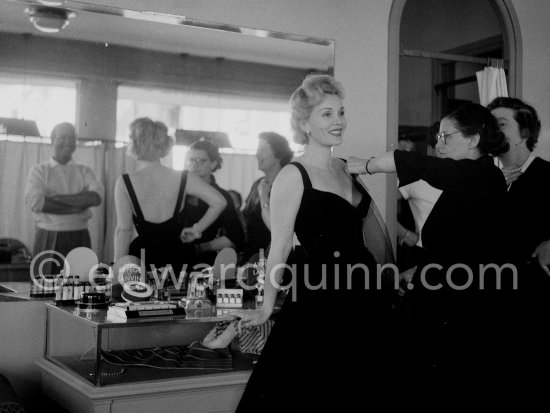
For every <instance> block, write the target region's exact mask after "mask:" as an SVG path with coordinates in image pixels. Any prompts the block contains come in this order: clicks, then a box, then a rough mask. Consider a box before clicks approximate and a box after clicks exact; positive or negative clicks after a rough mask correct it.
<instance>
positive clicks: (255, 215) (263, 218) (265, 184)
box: [242, 132, 293, 261]
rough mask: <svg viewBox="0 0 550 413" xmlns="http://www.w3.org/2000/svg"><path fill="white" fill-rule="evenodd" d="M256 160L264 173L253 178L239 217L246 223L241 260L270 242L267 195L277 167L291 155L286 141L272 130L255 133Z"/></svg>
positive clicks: (265, 251)
mask: <svg viewBox="0 0 550 413" xmlns="http://www.w3.org/2000/svg"><path fill="white" fill-rule="evenodd" d="M258 139H259V142H258V149H257V151H256V159H257V160H258V169H260V171H262V172H263V173H264V176H263V177H261V178H260V179H258V180H257V181H255V182H254V183H253V184H252V188H251V189H250V194H249V195H248V197H247V198H246V201H245V204H244V207H243V211H242V212H243V216H244V219H245V222H246V247H245V251H244V253H243V256H242V261H248V260H249V259H250V257H251V256H253V255H254V254H258V253H259V252H260V250H263V251H264V255H265V256H266V257H267V249H268V247H269V243H270V241H271V229H270V222H269V216H270V211H269V199H270V198H269V197H270V193H271V185H272V184H273V181H274V180H275V177H276V176H277V175H278V174H279V172H280V171H281V169H282V168H283V167H284V166H285V165H286V164H288V163H289V162H290V161H291V160H292V157H293V153H292V150H291V149H290V146H289V144H288V140H287V139H286V138H285V137H283V136H281V135H279V134H278V133H275V132H262V133H260V135H259V136H258Z"/></svg>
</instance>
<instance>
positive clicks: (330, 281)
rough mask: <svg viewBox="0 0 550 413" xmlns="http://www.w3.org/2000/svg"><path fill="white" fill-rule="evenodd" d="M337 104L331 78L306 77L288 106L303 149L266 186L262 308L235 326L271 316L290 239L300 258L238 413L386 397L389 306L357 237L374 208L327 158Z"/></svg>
mask: <svg viewBox="0 0 550 413" xmlns="http://www.w3.org/2000/svg"><path fill="white" fill-rule="evenodd" d="M342 98H343V91H342V87H341V86H340V84H339V83H338V82H337V81H335V80H334V79H333V78H332V77H331V76H328V75H311V76H308V77H307V78H306V79H305V80H304V82H303V83H302V86H301V87H299V88H298V89H297V90H296V91H295V92H294V93H293V95H292V97H291V99H290V104H291V110H292V126H293V129H294V132H295V138H296V141H297V142H298V143H301V144H305V145H306V147H305V151H304V154H303V155H302V156H301V157H300V158H298V159H296V162H292V163H290V164H289V165H287V166H285V167H284V168H283V169H282V170H281V172H280V173H279V175H278V176H277V178H276V179H275V182H274V184H273V189H272V192H271V202H270V209H271V248H270V251H269V255H268V263H267V276H266V281H265V298H264V304H263V306H262V307H261V309H258V310H248V311H240V312H238V313H237V314H238V317H239V318H240V319H241V320H240V326H241V327H248V326H256V325H260V324H262V323H264V322H265V321H266V320H268V319H269V317H270V316H271V314H272V312H273V307H274V302H275V297H276V294H277V289H278V288H277V287H278V286H279V285H280V284H281V277H282V270H281V269H280V267H279V265H280V264H281V263H285V262H286V261H287V257H288V256H289V253H290V252H291V248H292V241H293V235H294V233H296V236H297V238H298V241H299V242H300V244H301V247H302V248H303V251H304V255H305V258H304V262H302V263H301V264H300V265H298V266H297V267H296V270H295V271H294V273H293V281H292V287H291V289H290V291H289V293H288V295H287V297H286V300H285V302H284V304H283V307H282V309H281V311H280V312H279V313H278V314H277V318H276V321H275V325H274V327H273V330H272V332H271V335H270V336H269V338H268V340H267V343H266V345H265V347H264V349H263V352H262V354H261V356H260V358H259V360H258V363H257V364H256V366H255V368H254V371H253V372H252V375H251V377H250V380H249V382H248V384H247V387H246V390H245V392H244V394H243V396H242V399H241V401H240V404H239V407H238V409H237V411H238V412H249V411H257V412H271V411H278V412H281V411H285V410H288V411H300V412H304V411H330V410H329V409H331V408H336V407H338V410H342V411H349V410H348V409H350V408H352V407H354V406H357V405H358V403H361V402H364V400H365V398H367V399H371V400H372V399H375V398H377V399H380V398H383V394H384V392H386V391H393V389H392V385H391V384H390V383H389V380H390V376H391V375H392V374H394V373H395V370H394V366H393V362H392V360H393V358H394V357H393V354H395V353H393V352H392V345H393V344H394V343H395V340H393V339H392V334H393V333H394V332H395V329H394V326H393V323H392V318H391V316H392V315H391V304H390V301H389V297H387V296H386V295H385V293H384V292H383V291H381V290H380V289H378V288H376V283H375V278H376V277H375V276H376V261H375V259H374V257H373V255H372V254H371V252H370V251H369V250H368V249H367V248H366V247H365V244H364V240H363V232H362V226H363V219H364V218H365V216H366V215H367V214H368V213H369V210H370V207H371V203H372V200H371V198H370V196H369V194H368V193H367V191H366V190H365V189H364V188H363V187H362V186H361V185H360V184H358V183H357V182H356V181H355V180H354V178H353V177H352V176H350V175H348V174H347V173H346V171H345V162H344V161H343V160H341V159H337V158H333V157H332V148H333V147H334V146H337V145H340V144H341V143H342V140H343V137H344V131H345V129H346V123H347V122H346V117H345V115H344V107H343V103H342ZM348 266H349V267H351V266H355V267H354V268H355V270H350V268H349V267H348ZM367 274H370V279H369V277H367V276H366V275H367ZM392 353H393V354H392ZM366 392H368V394H367V393H366ZM334 411H337V410H334Z"/></svg>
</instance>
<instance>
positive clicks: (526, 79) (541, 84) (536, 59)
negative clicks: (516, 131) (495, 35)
mask: <svg viewBox="0 0 550 413" xmlns="http://www.w3.org/2000/svg"><path fill="white" fill-rule="evenodd" d="M511 3H512V4H513V6H514V8H515V11H516V14H517V16H518V20H519V24H520V28H521V36H522V39H523V59H522V61H523V76H522V81H523V94H522V96H521V97H522V98H523V100H525V101H526V102H528V103H530V104H531V105H532V106H533V107H535V109H537V111H538V113H539V116H540V120H541V123H542V133H541V136H540V137H539V145H538V148H537V153H538V154H539V155H541V156H542V157H543V158H545V159H547V160H550V70H549V68H550V25H549V22H550V2H548V1H547V0H527V1H525V0H511Z"/></svg>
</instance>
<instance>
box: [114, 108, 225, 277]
mask: <svg viewBox="0 0 550 413" xmlns="http://www.w3.org/2000/svg"><path fill="white" fill-rule="evenodd" d="M172 144H173V141H172V139H171V138H170V137H169V136H168V133H167V128H166V125H164V124H163V123H162V122H154V121H153V120H151V119H149V118H138V119H136V120H134V121H133V122H132V123H131V124H130V145H129V152H130V153H131V154H132V155H134V156H135V157H136V158H137V167H136V171H135V172H132V173H130V174H123V175H122V176H121V177H120V178H119V179H118V180H117V182H116V185H115V206H116V214H117V227H116V230H115V260H117V259H119V258H122V257H124V256H125V255H132V256H135V257H138V258H140V259H141V258H142V257H144V258H145V263H144V264H145V267H146V270H147V271H151V270H152V267H151V265H154V266H155V267H156V268H157V269H159V268H161V267H166V266H168V265H171V267H172V269H173V271H174V273H175V275H176V277H177V276H178V275H179V272H180V271H181V270H182V268H183V265H184V264H187V263H189V262H190V261H193V262H194V261H195V258H194V256H195V251H194V248H193V247H192V246H190V245H189V244H188V243H189V242H192V241H194V240H195V239H198V238H201V235H202V233H203V232H204V231H206V230H207V229H208V227H209V226H210V225H211V224H212V223H213V222H214V221H215V220H216V218H217V217H218V215H220V213H221V212H222V211H223V209H224V208H225V206H226V203H227V201H226V200H225V199H224V197H223V196H222V195H221V194H220V193H219V192H218V191H216V190H215V189H214V188H212V187H211V186H210V185H208V184H206V183H205V182H204V181H203V180H202V179H200V178H199V177H197V176H195V175H193V174H187V172H184V173H181V172H179V171H175V170H173V169H171V168H167V167H165V166H163V165H162V164H161V163H160V159H161V158H163V157H164V156H166V155H167V154H168V152H170V149H171V148H172ZM186 194H187V195H192V196H195V197H197V198H199V199H201V200H202V201H204V202H205V204H207V205H208V207H207V211H206V213H205V214H204V216H203V217H202V218H201V219H200V220H199V221H198V222H196V223H195V224H194V225H192V226H185V222H184V220H183V216H184V208H183V205H184V202H183V199H184V197H185V195H186ZM134 229H135V231H137V237H135V238H134Z"/></svg>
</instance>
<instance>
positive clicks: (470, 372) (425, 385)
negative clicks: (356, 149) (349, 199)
mask: <svg viewBox="0 0 550 413" xmlns="http://www.w3.org/2000/svg"><path fill="white" fill-rule="evenodd" d="M437 138H438V143H437V145H436V150H437V152H438V157H430V156H422V155H420V154H418V153H412V152H403V151H399V150H396V151H392V152H388V153H386V154H384V155H382V156H377V157H372V158H370V159H368V160H363V159H358V158H351V159H350V161H349V162H348V168H349V170H350V172H352V173H360V174H367V175H373V174H376V173H391V172H397V176H398V178H399V184H400V186H403V185H407V184H409V183H411V182H415V181H418V180H421V179H422V180H424V181H426V182H427V183H428V184H430V185H431V186H433V187H435V188H437V189H440V190H441V191H442V193H441V195H440V197H439V199H438V200H437V202H436V203H435V205H434V207H433V210H432V212H431V213H430V215H429V216H428V218H427V220H426V222H425V225H424V227H423V229H422V241H423V245H424V248H425V249H426V257H424V260H423V263H421V264H420V265H419V266H418V268H417V270H416V272H415V274H414V276H413V278H412V281H411V282H410V283H409V284H408V289H409V292H408V294H407V296H408V305H409V306H410V320H411V338H410V341H409V343H408V344H407V358H408V360H409V361H410V362H411V364H412V368H411V371H413V372H414V378H415V379H416V380H412V389H415V390H416V391H413V393H414V394H415V395H416V396H419V397H421V396H420V395H422V394H424V395H425V397H426V399H425V400H427V401H428V403H431V402H434V403H436V402H440V401H442V400H447V401H448V400H455V401H457V402H459V401H464V402H466V401H471V400H472V399H473V398H470V396H471V395H472V394H475V393H478V396H487V393H484V392H485V391H486V389H488V388H489V387H491V386H495V385H497V384H496V383H500V384H502V382H500V381H499V379H501V378H502V377H504V375H500V374H499V373H498V372H499V368H501V367H502V368H504V367H505V366H506V363H505V362H504V360H505V359H506V355H504V354H502V352H501V350H502V349H503V347H502V344H503V343H502V340H501V339H500V338H501V333H502V327H503V326H502V323H503V322H505V320H502V314H499V311H500V309H502V306H501V304H503V302H504V300H505V297H506V293H505V292H504V290H502V291H496V288H495V286H494V284H495V279H496V275H495V272H494V271H490V270H487V271H485V273H483V272H482V271H481V270H480V268H481V267H480V266H482V265H488V264H497V265H501V264H502V263H503V259H504V258H506V255H505V254H506V245H505V244H504V241H503V240H504V237H503V232H504V229H503V227H504V226H503V222H504V214H503V205H505V199H506V182H505V180H504V177H503V176H502V173H501V172H500V170H499V169H498V168H497V167H496V166H495V164H494V160H493V156H498V155H499V154H501V153H503V152H505V151H506V150H507V149H508V144H507V143H506V140H505V137H504V134H503V133H502V132H501V131H500V130H499V128H498V125H497V123H496V120H495V118H494V117H493V116H492V115H491V112H490V111H489V110H487V109H486V108H484V107H483V106H480V105H477V104H473V103H472V104H466V105H463V106H461V107H460V108H459V109H457V110H456V111H454V112H452V113H451V114H449V115H447V116H446V117H444V118H443V119H442V120H441V124H440V129H439V133H438V135H437ZM513 278H514V277H513V272H512V270H509V271H508V272H506V271H503V272H502V286H503V289H505V288H510V285H511V284H512V282H513ZM481 280H484V283H483V282H482V281H481ZM499 356H503V358H502V359H499ZM500 372H501V373H503V371H500ZM416 385H418V387H415V386H416ZM426 391H429V392H430V395H428V394H427V393H425V392H426Z"/></svg>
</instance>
